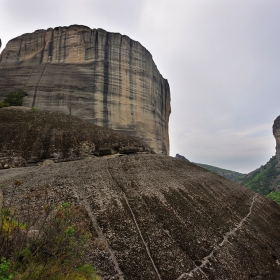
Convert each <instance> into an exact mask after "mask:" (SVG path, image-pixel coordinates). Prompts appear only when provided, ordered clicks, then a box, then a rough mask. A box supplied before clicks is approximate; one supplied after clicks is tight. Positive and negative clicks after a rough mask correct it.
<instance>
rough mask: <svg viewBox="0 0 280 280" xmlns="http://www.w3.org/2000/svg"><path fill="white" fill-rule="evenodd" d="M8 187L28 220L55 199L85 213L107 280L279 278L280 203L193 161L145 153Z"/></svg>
mask: <svg viewBox="0 0 280 280" xmlns="http://www.w3.org/2000/svg"><path fill="white" fill-rule="evenodd" d="M14 179H17V182H18V181H20V182H22V184H21V185H19V184H17V186H14V184H13V182H14ZM0 184H2V185H4V186H5V188H3V189H2V191H3V196H4V205H9V206H10V207H12V208H13V209H15V212H16V213H18V215H19V216H21V218H22V219H24V216H25V213H29V216H30V214H31V216H34V218H36V217H37V216H38V215H39V213H40V210H42V209H43V207H44V205H45V204H46V197H47V199H48V200H47V202H48V203H50V202H51V203H57V202H62V201H69V202H70V203H73V204H79V205H81V206H82V207H84V209H85V210H86V211H87V215H88V219H89V220H90V222H91V223H92V239H93V240H92V241H93V242H92V244H91V248H92V251H91V255H90V256H89V259H90V260H91V262H92V263H93V264H94V265H95V266H96V267H97V269H98V270H99V271H100V274H101V275H102V277H103V279H135V280H136V279H137V280H139V279H145V280H146V279H165V280H170V279H174V280H175V279H177V280H179V279H271V280H272V279H273V280H275V279H278V278H279V275H280V207H279V206H278V205H277V204H276V203H274V202H273V201H271V200H270V199H268V198H266V197H264V196H261V195H259V194H256V193H253V192H251V191H250V190H248V189H245V188H243V187H241V186H239V185H237V184H235V183H234V182H232V181H229V180H226V179H224V178H223V177H221V176H219V175H217V174H214V173H212V172H209V171H207V170H205V169H203V168H200V167H198V166H196V165H194V164H192V163H188V162H185V161H182V160H178V159H174V158H171V157H167V156H160V155H143V154H142V155H126V156H123V157H118V158H112V159H108V158H107V159H105V158H92V159H90V158H88V159H84V160H80V161H77V162H74V161H72V162H63V163H57V164H54V165H51V166H32V167H25V168H14V169H8V170H0ZM16 209H18V210H19V211H18V212H17V211H16ZM123 277H124V278H123Z"/></svg>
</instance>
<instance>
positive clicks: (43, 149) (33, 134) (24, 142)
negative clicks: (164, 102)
mask: <svg viewBox="0 0 280 280" xmlns="http://www.w3.org/2000/svg"><path fill="white" fill-rule="evenodd" d="M129 153H153V151H152V149H151V148H150V147H149V146H148V145H147V144H146V143H144V142H143V141H141V140H139V139H137V138H135V137H132V136H129V135H126V134H123V133H119V132H116V131H114V130H112V129H107V128H103V127H100V126H97V125H94V124H93V123H91V122H89V121H85V120H82V119H79V118H77V117H74V116H71V115H65V114H62V113H59V112H50V111H33V110H31V109H29V108H24V107H8V108H2V109H0V168H8V167H19V166H25V165H26V164H28V163H37V162H39V161H42V160H45V159H50V158H51V159H53V160H54V161H65V160H74V159H79V158H84V157H93V156H104V155H116V154H129Z"/></svg>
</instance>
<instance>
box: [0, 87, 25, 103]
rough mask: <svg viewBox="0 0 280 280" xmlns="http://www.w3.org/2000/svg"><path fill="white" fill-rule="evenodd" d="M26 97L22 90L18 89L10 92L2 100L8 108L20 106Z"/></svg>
mask: <svg viewBox="0 0 280 280" xmlns="http://www.w3.org/2000/svg"><path fill="white" fill-rule="evenodd" d="M26 95H27V94H26V93H25V92H24V91H23V90H22V89H18V90H17V91H16V92H10V93H9V94H8V95H7V96H6V98H5V99H4V103H8V104H9V105H10V106H22V104H23V97H24V96H26Z"/></svg>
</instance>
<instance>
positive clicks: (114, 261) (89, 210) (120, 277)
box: [79, 195, 124, 280]
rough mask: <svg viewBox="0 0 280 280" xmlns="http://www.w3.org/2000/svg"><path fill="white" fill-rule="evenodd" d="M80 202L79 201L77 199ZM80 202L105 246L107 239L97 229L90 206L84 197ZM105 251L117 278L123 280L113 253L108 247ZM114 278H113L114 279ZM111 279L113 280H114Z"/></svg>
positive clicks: (98, 228)
mask: <svg viewBox="0 0 280 280" xmlns="http://www.w3.org/2000/svg"><path fill="white" fill-rule="evenodd" d="M79 200H80V199H79ZM81 200H82V204H83V206H84V208H85V209H86V211H87V213H88V216H89V218H90V220H91V222H92V225H93V227H94V229H95V230H96V232H97V234H98V237H99V238H100V239H101V240H102V243H103V244H106V243H107V239H106V237H105V236H104V234H103V232H102V230H101V228H100V227H99V225H98V222H97V220H96V217H95V215H94V213H93V212H92V209H91V207H90V204H89V202H88V200H87V198H86V196H85V195H83V196H81ZM106 249H107V250H108V251H109V253H110V259H111V261H112V263H113V264H114V267H115V271H116V272H117V276H118V277H119V279H120V280H123V279H124V276H123V272H122V271H121V269H120V267H119V264H118V261H117V259H116V257H115V255H114V252H113V251H112V250H111V249H110V247H109V246H107V247H106ZM115 276H116V275H115ZM115 276H114V277H115ZM114 277H113V279H115V278H114Z"/></svg>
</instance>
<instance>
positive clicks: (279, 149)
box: [272, 116, 280, 164]
mask: <svg viewBox="0 0 280 280" xmlns="http://www.w3.org/2000/svg"><path fill="white" fill-rule="evenodd" d="M272 130H273V135H274V137H275V140H276V157H277V161H278V164H280V116H278V117H277V118H276V119H275V121H274V124H273V127H272Z"/></svg>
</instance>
